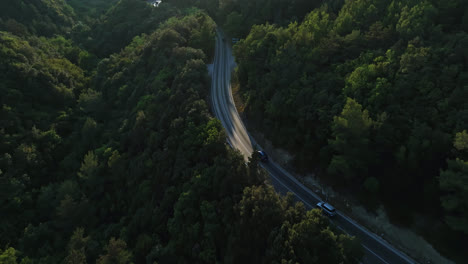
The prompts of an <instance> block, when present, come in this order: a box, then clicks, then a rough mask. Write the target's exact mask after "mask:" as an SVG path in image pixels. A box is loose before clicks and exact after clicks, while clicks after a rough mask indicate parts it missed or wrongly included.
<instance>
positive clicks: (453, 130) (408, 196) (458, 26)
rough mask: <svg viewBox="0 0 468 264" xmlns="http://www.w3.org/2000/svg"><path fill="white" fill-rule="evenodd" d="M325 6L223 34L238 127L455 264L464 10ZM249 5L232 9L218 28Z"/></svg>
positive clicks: (464, 137)
mask: <svg viewBox="0 0 468 264" xmlns="http://www.w3.org/2000/svg"><path fill="white" fill-rule="evenodd" d="M221 2H222V1H220V5H221ZM236 2H237V1H236ZM252 2H253V1H252ZM277 2H280V3H281V1H274V0H271V1H264V2H263V6H267V7H269V6H270V5H269V4H274V3H277ZM312 2H313V1H312ZM229 3H231V2H229ZM337 3H338V2H337V1H330V2H328V1H325V3H324V4H320V5H319V6H317V7H316V8H315V9H314V10H313V11H311V12H309V13H307V14H306V15H305V16H304V17H303V18H302V19H301V18H300V17H299V16H298V18H299V19H295V20H294V19H293V20H290V21H285V22H284V21H281V20H279V22H276V14H275V13H270V14H269V15H268V14H265V19H264V22H263V23H257V21H254V22H253V23H254V24H255V25H253V26H252V27H251V29H249V31H248V33H245V31H243V29H237V28H236V27H235V26H234V27H233V29H231V30H230V31H231V32H233V33H231V34H233V35H236V36H240V37H241V38H242V40H241V41H240V42H239V43H237V44H236V45H235V46H234V47H233V48H234V53H235V57H236V61H237V63H238V67H237V69H236V77H237V80H238V82H239V85H240V93H241V96H242V99H243V101H244V102H245V115H246V119H247V120H248V123H249V124H250V127H251V128H253V129H256V130H258V131H261V132H262V133H264V134H265V136H266V137H267V138H268V139H269V140H271V141H272V142H273V143H274V144H275V146H277V147H281V148H284V149H287V150H289V151H290V152H291V153H294V154H295V155H294V160H293V161H292V164H291V165H292V166H294V168H296V170H297V172H299V173H314V174H316V175H317V176H318V177H319V178H320V179H322V181H323V182H326V183H327V184H329V185H331V186H334V188H336V189H337V190H339V191H340V192H343V193H345V194H348V195H351V196H353V197H356V198H357V199H358V200H359V202H360V203H362V204H364V205H366V206H367V207H368V209H369V210H373V209H375V208H376V207H377V206H379V204H383V205H384V206H385V209H386V211H387V212H388V214H389V217H390V218H391V220H392V222H394V223H395V224H397V225H399V226H403V227H410V228H414V229H416V230H417V231H418V232H419V233H421V234H422V235H423V236H424V237H425V238H426V239H428V240H429V241H430V242H431V243H433V245H434V246H435V247H436V248H437V249H438V250H440V251H441V252H442V253H443V254H445V255H447V256H449V257H451V258H455V259H458V261H460V263H462V262H466V254H465V256H463V254H464V253H463V250H464V249H463V246H461V245H466V244H467V243H468V203H467V201H468V199H467V197H468V196H467V195H468V132H467V131H468V101H467V100H466V99H467V98H468V86H467V84H468V70H467V67H468V34H467V32H468V2H467V1H463V0H447V1H432V0H424V1H419V0H418V1H416V0H414V1H400V0H393V1H385V0H354V1H351V0H349V1H342V4H341V5H340V4H337ZM254 9H255V7H251V8H250V9H249V10H248V11H247V10H243V9H242V8H235V7H234V8H232V9H231V10H233V11H232V12H231V13H230V14H229V15H228V16H227V18H226V19H227V20H226V23H227V25H231V24H230V21H229V19H231V18H232V19H234V18H236V16H237V15H236V12H240V14H241V16H242V14H243V12H245V14H249V13H248V12H250V13H255V11H254ZM259 9H261V10H268V9H267V8H257V11H258V10H259ZM273 10H274V9H273ZM282 10H288V9H282ZM258 12H260V11H258ZM278 12H279V11H278ZM247 17H248V15H247ZM246 23H249V22H246ZM234 24H237V23H233V24H232V25H234ZM462 259H463V260H462Z"/></svg>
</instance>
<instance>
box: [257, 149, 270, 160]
mask: <svg viewBox="0 0 468 264" xmlns="http://www.w3.org/2000/svg"><path fill="white" fill-rule="evenodd" d="M257 154H258V156H259V157H260V161H261V162H268V155H267V154H266V153H265V151H263V150H259V151H257Z"/></svg>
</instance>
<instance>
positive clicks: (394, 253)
mask: <svg viewBox="0 0 468 264" xmlns="http://www.w3.org/2000/svg"><path fill="white" fill-rule="evenodd" d="M234 67H235V62H234V57H233V56H232V51H231V47H230V42H229V40H228V39H225V37H224V36H223V33H222V32H221V31H219V30H218V34H217V38H216V49H215V58H214V64H213V66H212V68H211V69H210V71H211V77H212V82H211V98H212V102H211V103H212V109H213V112H214V114H215V115H216V117H217V118H218V119H219V120H220V121H221V123H222V124H223V127H224V128H225V130H226V132H227V136H228V138H227V141H228V143H229V144H230V145H231V146H232V147H233V148H236V149H238V150H239V151H240V152H241V153H242V154H243V156H244V158H245V159H246V160H247V159H248V157H250V156H251V154H252V152H253V149H254V148H253V146H254V145H255V146H257V148H258V149H260V146H258V145H257V144H256V143H255V141H254V139H253V138H251V137H250V136H249V134H248V133H247V130H246V129H245V126H244V124H243V123H242V120H241V118H240V117H239V114H238V112H237V109H236V107H235V105H234V100H233V98H232V93H231V85H230V83H231V72H232V70H233V69H234ZM262 167H263V168H265V170H267V171H268V173H269V174H270V176H271V182H272V184H273V186H274V187H275V189H276V190H277V191H278V192H279V193H282V194H285V193H287V192H292V193H294V194H295V197H296V199H297V200H298V201H301V202H303V203H304V204H305V206H306V207H307V208H308V209H311V208H314V207H315V204H317V203H318V202H319V201H320V197H318V195H317V194H315V193H313V192H312V191H310V190H309V189H308V188H307V187H305V186H304V185H302V184H301V183H300V182H298V181H297V180H296V179H295V178H294V177H293V176H292V175H290V174H289V173H288V172H287V171H285V170H284V169H282V168H281V167H280V166H279V165H278V164H276V163H275V162H274V161H273V160H271V159H270V161H269V162H268V163H263V164H262ZM331 221H332V222H333V223H334V224H335V225H336V226H337V227H338V228H339V229H341V230H342V231H344V232H345V233H348V234H349V235H352V236H356V237H358V238H359V239H360V241H361V243H362V245H363V247H364V250H365V256H364V258H363V259H362V262H363V263H366V264H367V263H372V264H380V263H382V264H394V263H395V264H399V263H416V262H415V261H414V260H412V259H411V258H409V257H408V256H407V255H405V254H404V253H402V252H401V251H399V250H397V249H395V248H394V247H393V246H391V245H390V244H388V243H387V242H386V241H384V240H383V239H382V238H380V237H378V236H377V235H375V234H373V233H372V232H370V231H368V230H366V229H365V228H364V227H362V226H360V225H358V224H357V223H356V222H354V221H353V220H351V219H350V218H348V217H346V216H345V215H343V214H342V213H340V212H338V214H337V215H336V216H335V217H333V218H332V219H331Z"/></svg>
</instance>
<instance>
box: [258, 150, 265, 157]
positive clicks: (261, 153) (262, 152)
mask: <svg viewBox="0 0 468 264" xmlns="http://www.w3.org/2000/svg"><path fill="white" fill-rule="evenodd" d="M258 153H260V155H262V156H264V155H266V154H265V152H264V151H263V150H259V151H258Z"/></svg>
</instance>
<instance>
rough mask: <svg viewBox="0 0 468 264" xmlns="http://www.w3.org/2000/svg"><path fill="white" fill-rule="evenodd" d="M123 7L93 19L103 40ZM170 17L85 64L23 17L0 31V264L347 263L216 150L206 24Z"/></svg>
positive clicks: (320, 220)
mask: <svg viewBox="0 0 468 264" xmlns="http://www.w3.org/2000/svg"><path fill="white" fill-rule="evenodd" d="M18 2H20V1H18ZM24 2H26V1H24ZM75 2H76V1H75ZM97 2H99V1H97ZM101 2H102V1H101ZM131 2H132V1H129V0H121V1H119V2H118V3H116V6H114V7H112V8H111V9H110V10H109V11H107V12H106V15H105V20H108V21H114V22H106V23H109V24H108V25H110V24H111V23H116V21H119V22H121V23H122V28H121V29H122V31H119V30H120V29H119V30H117V31H116V32H122V34H123V32H124V31H125V34H129V33H128V32H127V31H128V30H129V25H132V23H137V22H138V18H137V17H134V16H129V17H128V19H129V21H126V20H125V19H126V18H123V17H120V18H119V19H117V18H113V17H112V16H113V15H116V16H119V14H122V12H123V10H124V9H123V8H122V7H124V6H126V4H128V3H131ZM58 3H63V1H52V0H50V1H37V4H43V5H46V6H47V5H54V4H58ZM70 3H71V4H73V1H70ZM96 5H98V3H96ZM136 5H139V4H136ZM168 5H169V4H168ZM126 8H127V10H125V11H126V12H127V13H128V12H130V13H131V12H132V9H131V8H132V7H131V6H126ZM143 9H144V10H146V6H145V7H143V8H142V10H143ZM54 10H62V9H56V8H53V10H50V11H48V12H52V11H54ZM67 10H68V9H67ZM118 10H120V11H118ZM138 10H140V9H138V8H137V10H136V11H135V12H138ZM155 10H158V11H151V12H162V13H166V12H168V13H167V14H158V15H157V16H158V17H160V19H161V20H162V19H163V17H169V16H171V15H172V14H173V13H172V12H173V11H171V10H176V9H175V8H173V7H170V6H168V7H166V8H161V9H159V8H157V9H155ZM2 11H3V10H2ZM71 11H73V10H71ZM184 12H185V13H187V12H189V13H190V14H189V15H186V16H183V17H182V16H177V17H172V18H170V19H168V20H167V21H165V22H163V24H162V25H161V26H160V27H159V28H158V29H157V30H156V31H154V32H148V33H149V34H142V35H139V36H134V35H131V34H130V35H125V39H124V40H123V39H112V37H110V40H109V41H112V40H114V41H115V42H116V43H118V44H115V46H112V48H111V49H110V50H100V49H99V50H100V52H103V53H99V54H94V52H95V51H96V50H93V49H90V50H88V49H87V48H86V47H87V45H88V44H87V43H85V42H84V41H83V42H80V40H83V39H82V38H75V36H74V35H73V34H71V35H70V36H71V37H73V41H72V40H70V38H69V37H67V36H68V35H67V34H64V35H55V36H54V37H51V36H48V35H47V34H44V35H42V36H38V35H36V34H39V33H38V32H37V31H34V30H37V29H35V27H34V25H35V24H34V23H29V22H28V21H21V20H18V21H21V23H24V24H23V25H24V26H25V27H26V28H27V31H25V34H24V35H23V34H18V33H17V32H12V31H9V32H7V31H0V94H2V96H1V97H0V105H1V108H0V117H1V118H0V153H1V154H0V211H1V212H2V213H1V215H2V217H0V233H1V234H2V235H1V236H0V262H1V263H11V264H14V263H23V264H27V263H88V262H90V263H92V262H96V263H99V264H104V263H157V262H159V263H242V262H256V263H359V259H360V258H361V256H362V249H361V246H360V245H359V242H358V241H357V240H355V239H354V238H351V237H349V236H347V235H344V234H341V232H338V231H337V230H336V229H335V228H334V227H332V226H329V222H328V220H327V218H325V217H324V216H322V215H321V213H320V212H319V211H318V210H313V211H309V212H307V211H306V210H305V208H304V206H303V205H302V204H296V203H295V202H294V199H293V198H292V196H287V197H280V196H278V195H277V194H276V193H275V192H274V190H273V188H272V187H271V186H268V185H266V184H265V176H264V175H263V174H262V173H261V171H260V170H259V169H258V165H257V162H258V161H257V160H256V159H252V160H251V161H250V162H249V163H248V164H247V166H246V165H245V164H244V159H243V157H242V156H241V154H240V153H239V152H236V151H234V150H231V149H230V148H228V147H227V146H226V144H225V138H226V137H225V134H224V130H223V128H222V126H221V124H220V122H219V121H218V120H216V119H214V118H213V117H212V116H211V114H210V112H209V107H208V105H209V103H208V99H209V88H210V79H209V76H208V72H207V68H206V64H207V63H208V61H209V58H210V56H211V54H212V52H213V45H214V36H215V35H214V34H215V23H214V22H213V20H212V19H211V18H210V17H209V16H207V15H206V14H205V13H203V12H200V11H197V10H196V9H191V10H188V11H184ZM184 12H181V11H178V10H176V11H175V14H182V13H184ZM46 13H47V12H41V13H40V14H42V15H44V14H46ZM86 14H87V13H86V11H84V10H80V16H83V15H86ZM80 16H78V18H80ZM89 17H91V16H89ZM151 17H153V18H154V16H152V15H151V16H150V18H148V17H143V16H142V17H139V19H142V21H140V23H141V24H145V23H147V21H144V19H146V18H148V19H150V20H151V19H152V18H151ZM2 18H3V16H2ZM16 19H19V17H17V18H16ZM54 19H55V18H54V17H53V16H51V17H50V21H48V22H50V23H51V24H53V23H57V29H61V28H62V26H63V25H62V24H60V23H62V22H63V21H62V20H60V19H57V20H54ZM100 19H101V18H99V19H96V20H92V19H91V20H88V21H93V22H91V23H101V22H99V21H101V20H100ZM96 21H97V22H96ZM151 21H152V20H151ZM18 23H20V22H18ZM78 24H79V23H76V24H74V25H73V26H74V27H76V26H77V25H78ZM104 24H105V23H104ZM30 26H31V28H29V27H30ZM86 26H88V27H91V26H93V25H92V24H87V25H86ZM67 27H68V26H67ZM155 27H156V26H155ZM2 29H4V30H5V28H2ZM146 30H153V29H150V28H146V29H135V31H132V32H133V33H132V34H136V35H138V34H140V33H141V31H143V32H146ZM60 32H61V31H60V30H59V31H56V32H55V33H54V34H60ZM122 36H124V35H120V33H118V34H117V35H116V37H119V38H120V37H122ZM122 38H124V37H122ZM128 38H130V39H132V40H131V41H130V44H129V45H126V44H125V43H126V41H127V40H128ZM118 46H120V48H118V49H119V50H120V49H121V51H120V52H119V53H114V54H111V55H110V56H108V57H105V58H103V59H101V60H99V59H98V57H101V56H104V54H108V53H110V52H112V50H113V49H117V47H118Z"/></svg>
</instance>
